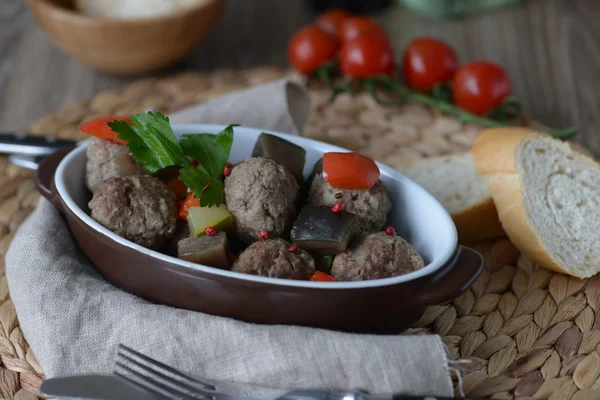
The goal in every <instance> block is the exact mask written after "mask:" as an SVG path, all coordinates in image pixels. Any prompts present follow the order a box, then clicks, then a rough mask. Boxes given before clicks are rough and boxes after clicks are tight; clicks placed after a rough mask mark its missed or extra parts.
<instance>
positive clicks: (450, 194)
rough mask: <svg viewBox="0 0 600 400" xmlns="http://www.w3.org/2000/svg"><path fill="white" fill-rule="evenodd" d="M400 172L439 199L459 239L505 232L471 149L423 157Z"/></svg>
mask: <svg viewBox="0 0 600 400" xmlns="http://www.w3.org/2000/svg"><path fill="white" fill-rule="evenodd" d="M401 172H402V173H403V174H404V175H406V176H407V177H409V178H410V179H412V180H413V181H415V182H416V183H418V184H419V185H420V186H421V187H423V188H424V189H425V190H427V191H428V192H429V193H430V194H431V195H433V197H435V198H436V199H437V200H438V201H439V202H440V203H442V205H443V206H444V207H445V208H446V210H447V211H448V213H450V215H451V216H452V219H453V220H454V224H455V225H456V229H457V231H458V238H459V241H460V242H461V243H469V242H475V241H479V240H484V239H491V238H495V237H499V236H505V233H504V230H503V229H502V225H500V221H499V220H498V213H497V212H496V207H495V206H494V202H493V200H492V196H491V194H490V192H489V190H488V188H487V185H486V183H485V181H484V180H483V178H482V177H480V176H478V175H477V173H476V172H475V166H474V165H473V159H472V156H471V153H469V152H467V153H462V154H454V155H449V156H440V157H431V158H426V159H424V160H423V161H420V162H419V163H417V164H415V165H411V166H410V167H408V168H405V169H404V170H401Z"/></svg>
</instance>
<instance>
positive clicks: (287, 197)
mask: <svg viewBox="0 0 600 400" xmlns="http://www.w3.org/2000/svg"><path fill="white" fill-rule="evenodd" d="M299 190H300V187H299V186H298V183H297V182H296V178H295V177H294V175H293V174H292V173H291V172H290V171H289V170H288V169H287V168H286V167H284V166H283V165H281V164H278V163H277V162H275V161H273V160H270V159H267V158H261V157H253V158H249V159H247V160H246V161H244V162H242V163H240V164H238V165H236V166H235V167H234V168H233V170H232V171H231V175H230V176H229V177H227V178H226V179H225V201H226V202H227V208H228V209H229V211H230V212H231V214H232V215H233V218H234V219H235V223H236V231H237V234H238V236H239V238H240V239H241V240H242V241H243V242H245V243H252V242H255V241H257V240H258V233H259V232H260V231H262V230H266V231H268V232H269V235H270V236H271V237H287V236H288V235H289V233H290V230H291V229H292V224H293V222H294V219H295V218H296V200H297V198H298V192H299Z"/></svg>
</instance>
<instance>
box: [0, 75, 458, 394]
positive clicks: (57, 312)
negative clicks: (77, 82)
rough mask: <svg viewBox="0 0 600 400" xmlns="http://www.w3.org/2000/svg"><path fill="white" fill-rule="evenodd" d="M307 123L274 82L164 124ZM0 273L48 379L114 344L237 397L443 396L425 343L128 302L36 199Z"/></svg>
mask: <svg viewBox="0 0 600 400" xmlns="http://www.w3.org/2000/svg"><path fill="white" fill-rule="evenodd" d="M307 113H308V96H307V94H306V93H305V92H304V90H303V88H302V87H301V86H298V85H296V84H295V83H293V82H290V81H286V80H282V81H277V82H274V83H270V84H266V85H263V86H259V87H255V88H252V89H249V90H244V91H241V92H238V93H235V94H231V95H228V96H224V97H223V98H220V99H217V100H214V101H212V102H209V103H207V104H202V105H199V106H195V107H193V108H192V109H190V110H187V111H184V112H182V113H179V114H178V115H173V116H172V121H174V122H175V121H176V122H178V123H180V122H208V123H222V124H227V123H231V122H237V123H240V124H244V125H251V126H256V127H259V128H265V129H270V130H276V131H277V130H278V131H288V132H295V133H300V132H301V131H302V126H303V124H304V121H305V120H306V117H307ZM6 275H7V277H8V284H9V289H10V294H11V296H12V299H13V302H14V305H15V307H16V310H17V313H18V316H19V321H20V325H21V329H22V331H23V333H24V334H25V337H26V338H27V340H28V342H29V343H30V345H31V347H32V349H33V352H34V354H35V355H36V356H37V358H38V360H39V362H40V364H41V367H42V369H43V370H44V372H45V374H46V375H47V376H48V377H53V376H59V375H67V374H81V373H108V372H111V370H112V368H113V365H114V357H115V351H116V346H117V344H118V343H124V344H126V345H129V346H131V347H133V348H134V349H136V350H138V351H141V352H143V353H146V354H148V355H149V356H151V357H154V358H156V359H159V360H161V361H163V362H165V363H168V364H170V365H173V366H175V367H177V368H180V369H182V370H184V371H188V372H190V373H193V374H197V375H198V376H202V377H205V378H208V379H210V380H218V381H224V382H228V383H229V384H231V383H233V385H230V388H231V389H232V390H235V391H237V392H252V393H261V394H264V393H270V392H263V391H258V392H257V391H256V390H254V389H248V388H247V387H246V386H244V385H237V384H238V383H240V384H253V385H259V386H261V387H265V388H273V389H278V390H279V389H281V390H285V389H290V388H323V389H338V390H350V389H357V388H360V389H363V390H367V391H370V392H373V393H381V394H385V393H391V392H400V391H402V392H413V393H417V394H431V395H452V384H451V380H450V376H449V365H448V360H447V358H446V352H445V348H444V346H443V344H442V342H441V340H440V337H439V336H437V335H429V336H425V335H423V336H400V335H398V336H392V335H390V336H376V335H356V334H346V333H340V332H333V331H327V330H320V329H312V328H302V327H294V326H264V325H255V324H249V323H243V322H239V321H235V320H232V319H228V318H222V317H217V316H211V315H206V314H201V313H197V312H191V311H185V310H180V309H175V308H171V307H166V306H161V305H155V304H151V303H148V302H146V301H144V300H142V299H140V298H138V297H136V296H133V295H130V294H129V293H126V292H124V291H122V290H120V289H118V288H116V287H114V286H112V285H111V284H110V283H109V282H107V281H106V280H104V279H103V278H102V277H101V276H100V275H99V274H98V272H97V271H96V270H95V269H94V267H93V266H92V265H91V264H90V262H89V261H88V260H87V259H86V257H85V256H84V255H83V254H82V253H81V252H80V251H79V250H78V248H77V247H76V245H75V243H74V241H73V238H72V237H71V235H70V232H69V230H68V228H67V226H66V224H65V223H64V221H63V219H62V218H61V216H60V214H59V213H58V212H57V211H56V210H55V209H54V208H53V207H52V206H51V205H50V203H48V202H47V201H45V200H43V199H42V201H41V202H40V204H39V205H38V207H37V209H36V210H35V211H34V213H33V214H32V215H31V217H30V218H29V219H28V220H27V221H26V222H25V223H24V224H23V225H22V226H21V228H20V229H19V230H18V232H17V234H16V236H15V238H14V239H13V242H12V245H11V247H10V250H9V252H8V254H7V256H6ZM265 312H268V310H265Z"/></svg>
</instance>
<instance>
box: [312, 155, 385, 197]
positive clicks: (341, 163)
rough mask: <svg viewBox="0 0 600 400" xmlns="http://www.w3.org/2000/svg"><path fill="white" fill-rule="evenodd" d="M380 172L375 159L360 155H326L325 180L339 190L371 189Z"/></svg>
mask: <svg viewBox="0 0 600 400" xmlns="http://www.w3.org/2000/svg"><path fill="white" fill-rule="evenodd" d="M379 176H380V172H379V168H378V167H377V164H375V161H373V159H371V158H369V157H367V156H364V155H362V154H360V153H356V152H350V153H325V154H324V155H323V178H325V180H326V181H327V182H328V183H329V184H330V185H331V186H333V187H335V188H338V189H351V190H353V189H361V190H367V189H370V188H371V187H372V186H373V185H374V184H375V183H377V180H378V179H379Z"/></svg>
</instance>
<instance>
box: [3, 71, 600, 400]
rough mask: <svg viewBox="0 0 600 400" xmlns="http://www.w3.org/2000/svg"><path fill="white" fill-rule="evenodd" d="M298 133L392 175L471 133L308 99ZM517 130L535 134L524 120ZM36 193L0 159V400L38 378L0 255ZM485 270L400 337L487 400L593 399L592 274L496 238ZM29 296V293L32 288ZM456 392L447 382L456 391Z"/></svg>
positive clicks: (211, 91) (97, 107)
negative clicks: (453, 368) (434, 336)
mask: <svg viewBox="0 0 600 400" xmlns="http://www.w3.org/2000/svg"><path fill="white" fill-rule="evenodd" d="M286 74H288V72H287V71H285V70H281V69H279V68H276V67H260V68H255V69H250V70H243V71H236V70H219V71H216V72H214V73H209V74H201V73H183V74H179V75H176V76H172V77H168V78H164V79H148V80H144V81H140V82H137V83H134V84H132V85H130V86H128V87H126V88H123V89H118V90H113V91H108V92H104V93H100V94H99V95H97V96H96V97H95V98H94V99H92V100H91V101H83V102H79V103H76V104H72V105H70V106H68V107H66V108H64V109H62V110H60V111H58V112H57V113H56V114H54V115H49V116H46V117H44V118H42V119H40V120H39V121H37V122H36V123H34V124H33V126H32V128H31V131H32V132H33V133H35V134H45V135H54V136H58V137H63V138H71V139H73V138H82V135H81V134H80V133H79V131H78V128H77V126H78V124H79V123H80V122H81V121H82V120H84V119H89V118H93V117H95V116H101V115H106V114H129V113H135V112H139V111H141V110H144V109H146V108H147V107H155V108H156V109H158V110H160V111H163V112H165V113H168V112H171V111H174V110H177V109H180V108H182V107H185V106H187V105H190V104H193V103H196V102H199V101H203V100H207V99H210V98H213V97H215V96H218V95H220V94H223V93H226V92H229V91H232V90H235V89H240V88H244V87H247V86H249V85H255V84H259V83H262V82H265V81H269V80H273V79H277V78H281V77H283V76H284V75H286ZM311 96H312V99H313V102H312V110H311V115H310V120H309V122H308V125H307V127H306V130H305V133H304V134H305V135H306V136H310V137H313V138H317V139H320V140H324V141H328V142H331V143H335V144H338V145H341V146H344V147H347V148H350V149H353V150H358V151H361V152H363V153H365V154H368V155H370V156H372V157H374V158H376V159H377V160H379V161H382V162H384V163H387V164H388V165H391V166H393V167H396V168H401V167H403V166H405V165H408V164H411V163H413V162H416V161H418V160H420V159H422V158H424V157H429V156H433V155H438V154H445V153H453V152H461V151H465V150H468V149H469V148H470V147H471V145H472V143H473V141H474V139H475V137H476V135H477V133H478V131H479V128H478V127H476V126H471V125H463V124H461V123H459V122H457V121H456V120H454V119H453V118H450V117H445V116H442V115H439V114H438V113H436V112H432V110H430V109H428V108H426V107H422V106H419V105H406V106H402V107H394V108H381V107H379V106H377V104H375V102H374V101H373V100H372V99H371V98H370V97H369V96H368V95H358V96H357V97H355V98H352V97H349V96H346V95H343V96H340V97H339V98H338V99H337V100H336V101H335V102H334V103H329V102H328V92H327V91H326V90H323V89H311ZM522 122H523V124H527V125H535V123H534V122H530V121H527V120H523V121H522ZM38 199H39V195H38V194H37V192H36V191H35V188H34V183H33V179H32V173H31V172H29V171H25V170H21V169H19V168H16V167H14V166H12V165H10V164H9V163H8V161H7V159H6V157H0V302H1V304H0V360H1V361H2V364H1V365H0V394H1V395H2V396H3V397H4V398H8V399H12V398H15V399H35V398H37V397H36V394H37V388H38V387H39V384H40V383H41V381H42V379H43V372H42V371H41V369H40V368H39V365H38V363H37V362H36V360H35V357H34V355H33V354H32V351H31V349H30V348H29V346H28V344H27V342H26V340H25V339H24V337H23V334H22V333H21V331H20V329H19V324H18V320H17V315H16V313H15V310H14V307H13V305H12V302H11V300H10V297H9V294H8V289H7V285H6V277H5V276H4V259H3V257H4V254H5V253H6V250H7V248H8V246H9V244H10V241H11V239H12V237H13V235H14V232H15V230H16V229H17V227H18V226H19V225H20V224H21V223H22V222H23V220H24V219H25V218H26V217H27V215H29V213H30V212H31V210H32V209H33V207H34V206H35V204H36V202H37V200H38ZM476 249H477V250H478V251H480V252H481V253H482V254H483V255H484V257H485V259H486V269H485V270H484V271H483V272H482V274H481V276H480V278H479V279H478V280H477V281H476V282H475V283H474V284H473V285H472V287H471V288H470V289H468V290H467V291H466V292H465V293H464V294H463V295H462V296H461V297H459V298H458V299H456V300H455V301H453V302H452V303H450V304H446V305H441V306H436V307H431V308H429V309H428V310H427V312H426V313H425V315H424V316H423V318H422V319H421V320H420V321H419V322H418V323H417V324H416V325H415V327H414V328H412V329H411V330H410V331H409V332H413V333H420V332H435V333H438V334H440V335H442V337H443V338H444V342H445V343H446V344H447V346H448V348H449V349H450V353H451V356H452V357H453V358H455V359H465V360H469V361H470V363H468V364H463V367H464V369H465V371H464V376H463V379H462V385H463V387H464V391H465V392H466V394H468V395H471V396H492V398H493V399H513V398H518V399H525V398H541V399H550V400H568V399H572V400H585V399H599V398H600V379H598V378H599V376H600V276H598V277H595V278H593V279H589V280H579V279H575V278H570V277H567V276H564V275H560V274H554V273H551V272H549V271H546V270H543V269H539V268H537V267H536V266H535V265H532V264H531V262H529V261H528V260H527V259H526V258H525V257H523V256H521V255H520V254H519V252H518V251H517V250H516V249H515V248H514V246H513V245H512V244H511V243H510V242H509V241H508V240H507V239H499V240H496V241H493V242H486V243H481V244H478V245H476ZM32 290H35V288H32ZM457 386H458V382H457Z"/></svg>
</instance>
